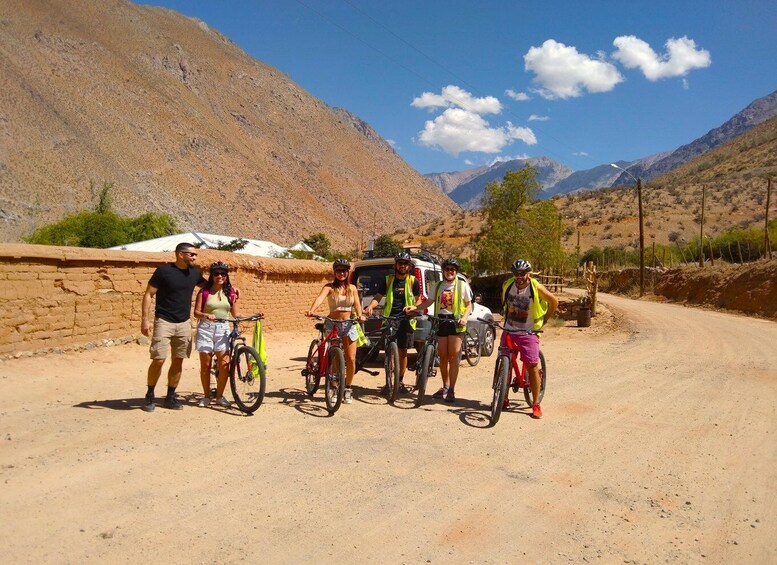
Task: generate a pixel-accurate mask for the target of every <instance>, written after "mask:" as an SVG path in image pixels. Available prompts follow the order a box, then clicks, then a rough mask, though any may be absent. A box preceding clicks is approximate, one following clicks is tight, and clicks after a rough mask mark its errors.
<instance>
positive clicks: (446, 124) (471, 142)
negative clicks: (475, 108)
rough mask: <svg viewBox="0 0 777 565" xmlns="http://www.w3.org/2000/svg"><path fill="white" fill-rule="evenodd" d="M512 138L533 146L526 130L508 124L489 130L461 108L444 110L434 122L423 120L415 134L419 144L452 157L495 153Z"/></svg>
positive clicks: (527, 129)
mask: <svg viewBox="0 0 777 565" xmlns="http://www.w3.org/2000/svg"><path fill="white" fill-rule="evenodd" d="M516 139H518V140H521V141H523V142H524V143H526V144H527V145H534V144H536V143H537V138H536V137H535V136H534V132H533V131H532V130H531V129H530V128H524V127H516V126H513V125H512V124H511V123H510V122H507V124H506V125H505V126H504V127H491V126H490V125H489V124H488V122H486V120H484V119H483V118H482V117H481V116H480V115H478V114H477V113H476V112H472V111H468V110H463V109H461V108H448V109H447V110H445V111H444V112H443V113H442V114H441V115H439V116H437V117H436V118H435V119H434V120H427V122H426V123H425V124H424V129H423V131H422V132H421V133H420V135H419V141H420V142H421V144H423V145H426V146H428V147H440V148H441V149H442V150H443V151H446V152H447V153H450V154H451V155H454V156H458V155H459V153H461V152H462V151H477V152H481V153H499V152H500V151H501V150H502V149H503V148H504V147H506V146H507V145H509V144H510V143H511V142H512V141H514V140H516Z"/></svg>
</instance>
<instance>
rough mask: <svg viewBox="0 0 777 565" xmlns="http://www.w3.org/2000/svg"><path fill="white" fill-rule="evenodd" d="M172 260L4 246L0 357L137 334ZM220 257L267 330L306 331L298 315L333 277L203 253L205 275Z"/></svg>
mask: <svg viewBox="0 0 777 565" xmlns="http://www.w3.org/2000/svg"><path fill="white" fill-rule="evenodd" d="M172 260H174V254H173V253H145V252H129V251H108V250H102V249H84V248H77V247H51V246H42V245H19V244H1V245H0V355H8V354H15V353H17V352H27V351H37V350H43V349H56V348H63V349H71V348H78V347H82V346H89V345H90V344H92V345H94V344H96V343H98V342H100V341H104V340H119V341H130V340H133V339H136V338H138V337H139V336H140V335H141V334H140V319H141V302H142V299H143V293H144V292H145V289H146V284H147V283H148V280H149V278H150V277H151V274H152V273H153V272H154V269H155V268H156V267H158V266H159V265H162V264H164V263H167V262H171V261H172ZM219 260H220V261H224V262H226V263H228V264H229V265H231V266H232V267H233V269H234V272H232V273H231V274H230V279H231V281H232V284H233V285H234V286H237V287H238V288H239V289H240V301H239V303H238V304H239V305H240V310H241V314H244V315H248V314H253V313H255V312H263V313H264V314H265V326H264V327H265V329H266V331H268V333H269V332H272V331H273V330H281V329H282V330H290V329H292V330H293V329H309V328H310V326H311V322H310V320H308V319H307V318H305V317H304V315H303V314H302V312H304V311H305V310H306V309H307V308H308V307H309V306H310V304H311V303H312V302H313V299H314V298H315V296H316V295H317V293H318V292H319V291H320V290H321V285H322V284H323V283H324V282H326V281H327V280H329V279H330V278H331V271H330V268H331V267H330V266H329V264H326V263H319V262H315V261H302V260H294V259H269V258H263V257H253V256H249V255H241V254H235V253H228V252H223V251H210V250H201V251H200V255H199V257H198V265H199V266H200V268H201V269H202V270H203V273H204V274H205V276H206V277H207V269H206V267H207V266H208V265H210V263H212V262H214V261H219ZM152 308H153V306H152ZM152 312H153V310H152ZM192 321H193V324H194V320H192Z"/></svg>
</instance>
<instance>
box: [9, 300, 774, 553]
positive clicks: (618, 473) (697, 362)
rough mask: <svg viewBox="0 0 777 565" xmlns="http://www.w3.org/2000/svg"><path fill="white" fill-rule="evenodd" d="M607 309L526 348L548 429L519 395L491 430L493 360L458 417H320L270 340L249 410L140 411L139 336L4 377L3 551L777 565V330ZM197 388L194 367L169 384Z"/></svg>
mask: <svg viewBox="0 0 777 565" xmlns="http://www.w3.org/2000/svg"><path fill="white" fill-rule="evenodd" d="M601 300H602V303H603V304H604V305H606V306H607V308H608V309H609V310H610V311H611V312H612V313H613V314H614V320H615V321H616V322H617V323H612V320H610V322H606V321H605V320H606V319H607V317H606V316H604V315H603V316H602V317H601V319H600V318H597V319H595V320H594V327H593V328H591V329H587V330H581V329H578V328H575V327H572V326H569V327H556V328H551V329H550V330H549V331H547V332H546V334H545V336H544V338H543V350H544V351H545V353H546V356H547V358H548V363H549V385H548V392H547V395H546V397H545V401H544V403H543V408H544V411H545V418H544V419H542V420H539V421H535V420H532V419H531V418H530V417H529V416H528V413H527V410H526V409H525V406H524V405H523V404H520V405H519V406H518V407H517V408H514V409H513V410H512V411H510V412H507V413H505V414H503V416H502V419H501V420H500V422H499V424H498V425H497V426H496V427H494V428H488V427H487V425H488V420H487V418H486V413H487V406H486V402H487V399H488V398H489V396H490V389H489V385H490V373H491V370H492V366H493V359H494V358H484V359H483V360H482V361H481V364H480V365H478V366H477V367H476V368H469V367H463V368H462V373H461V383H460V386H459V387H457V393H458V394H457V396H458V397H459V398H460V400H459V401H458V403H457V404H456V405H455V406H453V407H452V406H450V405H447V404H445V403H431V404H429V405H428V406H425V407H423V408H421V409H410V408H409V407H408V405H406V404H400V406H398V407H392V406H388V405H387V404H386V402H385V401H384V400H383V399H382V398H381V397H380V396H378V395H377V394H376V387H377V385H378V384H379V379H378V378H377V377H370V376H366V375H365V376H361V374H360V375H359V376H357V383H358V384H361V385H363V387H361V388H356V390H355V401H354V403H353V404H351V405H347V406H344V407H343V408H342V409H341V410H340V412H338V413H337V414H336V415H335V416H334V417H327V415H326V411H325V409H324V407H323V399H322V397H321V395H320V394H319V395H317V397H316V398H314V399H313V400H309V399H307V398H306V397H305V395H304V393H303V391H302V390H301V388H302V384H303V382H302V377H300V376H299V369H300V368H301V366H302V358H301V356H302V355H303V354H304V353H305V351H306V350H307V342H308V341H309V339H310V337H311V336H309V335H306V336H292V335H284V334H273V335H269V336H268V344H269V346H270V347H269V355H270V365H271V367H270V375H269V376H270V380H269V386H268V391H269V392H268V395H267V398H266V400H265V404H264V405H263V406H262V407H261V408H260V409H259V411H258V412H257V413H256V415H255V416H253V417H243V416H241V415H240V413H239V412H237V411H235V410H229V411H224V410H221V409H209V408H197V407H196V406H194V400H191V401H188V405H187V406H186V408H185V409H184V410H183V411H180V412H171V411H167V410H164V409H162V408H161V407H160V408H157V410H156V411H155V412H154V413H151V414H147V413H145V412H142V411H141V410H139V406H140V403H141V396H142V394H143V393H144V372H145V367H146V364H147V350H146V349H145V348H143V347H140V346H136V345H126V346H120V347H112V348H101V349H96V350H92V351H90V352H85V353H81V354H67V355H50V356H46V357H40V358H35V359H17V360H11V361H5V362H2V363H0V386H1V387H2V395H1V396H0V417H1V421H2V447H1V448H0V479H2V483H1V484H2V490H1V491H0V515H2V517H3V528H2V530H1V531H0V555H2V556H3V561H4V562H6V563H26V562H29V563H83V562H85V561H87V560H92V561H98V560H99V561H101V562H130V561H132V562H136V561H139V560H148V561H150V562H161V563H191V562H201V563H213V562H238V561H245V562H270V563H279V562H286V563H292V562H305V561H308V562H310V561H317V562H318V561H323V562H335V561H337V562H356V561H359V562H369V563H417V562H428V563H439V562H456V563H459V562H464V563H504V562H525V561H528V562H544V563H563V562H581V561H598V562H602V563H615V562H618V563H623V562H626V563H629V562H630V563H656V562H665V561H668V562H680V563H687V562H707V563H741V562H753V563H774V562H776V561H777V527H776V526H775V524H777V506H776V505H775V502H774V493H775V490H776V489H775V487H776V486H777V480H776V479H777V437H776V435H775V434H776V432H777V418H775V416H776V412H777V386H776V385H777V346H775V344H777V324H775V323H774V322H769V321H764V320H757V319H750V318H745V317H740V316H733V315H728V314H721V313H717V312H712V311H705V310H696V309H689V308H683V307H681V306H675V305H668V304H660V303H651V302H641V301H631V300H627V299H622V298H616V297H611V296H606V295H605V296H603V297H602V299H601ZM197 383H198V376H197V368H196V361H195V360H194V359H192V360H190V361H188V362H187V364H186V365H185V372H184V378H183V381H182V385H181V387H180V389H179V390H180V391H181V392H182V393H184V394H185V393H186V392H187V391H193V390H197V389H198V385H197ZM436 385H437V383H433V384H430V388H433V387H434V388H433V389H436ZM162 390H163V387H162V386H161V385H160V386H159V387H158V393H161V392H162Z"/></svg>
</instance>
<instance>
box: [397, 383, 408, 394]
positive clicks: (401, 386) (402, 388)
mask: <svg viewBox="0 0 777 565" xmlns="http://www.w3.org/2000/svg"><path fill="white" fill-rule="evenodd" d="M408 392H410V389H409V388H407V386H405V383H403V382H402V381H399V394H407V393H408Z"/></svg>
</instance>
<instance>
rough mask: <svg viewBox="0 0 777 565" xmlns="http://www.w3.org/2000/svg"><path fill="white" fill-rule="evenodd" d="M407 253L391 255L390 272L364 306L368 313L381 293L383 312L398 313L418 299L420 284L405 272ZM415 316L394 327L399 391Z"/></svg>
mask: <svg viewBox="0 0 777 565" xmlns="http://www.w3.org/2000/svg"><path fill="white" fill-rule="evenodd" d="M411 263H412V261H411V258H410V254H409V253H406V252H404V251H403V252H402V253H398V254H397V255H396V256H395V257H394V274H393V275H387V276H386V280H385V281H381V284H380V287H379V288H378V291H377V293H376V294H375V296H374V297H373V298H372V300H371V301H370V303H369V304H368V305H367V307H366V308H365V309H364V312H365V313H366V314H367V315H368V316H370V315H372V310H373V309H374V308H375V307H376V306H377V305H378V304H379V303H380V301H381V299H382V298H383V297H384V296H385V297H386V303H385V304H384V306H383V315H384V316H398V315H400V314H402V313H403V312H404V310H405V308H406V307H407V306H415V305H416V304H418V303H419V302H420V301H421V285H420V283H419V282H418V281H417V280H416V278H415V277H414V276H413V275H411V274H409V273H410V267H411ZM415 326H416V324H415V320H410V319H405V320H402V323H401V324H400V326H399V330H398V331H397V336H396V338H397V347H398V348H399V381H400V385H399V391H400V392H407V388H406V387H405V385H404V383H403V382H402V381H403V379H404V376H405V371H406V370H407V350H408V349H410V346H411V345H413V333H415Z"/></svg>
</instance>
